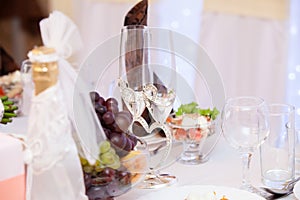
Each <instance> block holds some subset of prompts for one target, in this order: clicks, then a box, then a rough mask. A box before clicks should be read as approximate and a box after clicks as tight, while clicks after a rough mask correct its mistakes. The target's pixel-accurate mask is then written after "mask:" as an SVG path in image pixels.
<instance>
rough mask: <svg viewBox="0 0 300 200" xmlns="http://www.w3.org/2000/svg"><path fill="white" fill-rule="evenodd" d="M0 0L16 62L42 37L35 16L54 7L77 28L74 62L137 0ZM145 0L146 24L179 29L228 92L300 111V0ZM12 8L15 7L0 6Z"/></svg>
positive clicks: (115, 27)
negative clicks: (216, 72)
mask: <svg viewBox="0 0 300 200" xmlns="http://www.w3.org/2000/svg"><path fill="white" fill-rule="evenodd" d="M0 2H1V3H0V9H1V13H0V30H1V31H0V43H1V45H2V46H4V47H5V48H6V49H7V50H8V51H9V53H11V54H12V55H13V57H14V58H15V59H16V61H17V62H18V63H20V62H21V61H22V60H23V59H25V58H26V53H27V52H28V51H29V50H30V49H32V47H33V45H40V44H41V41H40V37H39V31H38V21H39V20H40V19H41V18H43V17H46V16H48V14H49V13H50V12H51V11H53V10H60V11H62V12H64V13H65V14H67V15H68V16H69V17H71V18H72V19H73V20H74V22H75V23H76V24H77V25H78V27H79V30H80V32H81V35H82V39H83V41H84V45H85V46H84V48H83V49H82V51H81V52H80V54H78V58H77V60H76V62H77V63H76V64H77V65H80V63H81V62H82V60H84V58H85V57H86V56H87V55H88V53H89V52H90V51H91V50H92V49H93V48H95V47H96V46H97V45H99V44H101V43H102V42H104V41H105V40H107V39H109V38H110V37H112V36H113V35H116V34H119V33H120V28H121V27H122V26H123V20H124V16H125V14H126V13H127V11H128V10H129V9H130V8H131V7H132V6H133V5H134V4H135V3H137V2H138V1H137V0H64V1H60V0H12V1H9V2H6V1H5V0H1V1H0ZM25 2H26V3H25ZM149 4H150V7H149V14H148V16H149V18H148V22H149V26H154V27H163V28H168V29H172V30H174V31H177V32H179V33H181V34H184V35H186V36H187V37H189V38H191V39H192V40H193V41H195V42H197V43H198V44H199V45H202V46H203V47H204V48H205V49H206V51H207V53H208V54H209V56H210V57H211V58H212V60H213V61H214V63H215V64H216V67H217V69H218V70H219V72H220V74H221V76H222V78H223V82H224V86H225V90H226V95H227V97H231V96H238V95H257V96H261V97H263V98H265V99H266V100H267V101H268V102H287V103H291V104H293V105H295V106H296V107H297V113H298V114H300V56H299V52H300V49H299V48H300V35H299V28H300V21H299V19H300V1H299V0H290V1H289V0H264V1H262V0H243V1H241V0H204V1H203V0H185V1H182V0H150V1H149ZM16 7H18V9H15V8H16ZM11 8H14V9H15V10H14V9H12V10H14V12H5V11H7V10H8V9H10V10H11ZM33 8H34V9H33ZM25 10H26V12H25ZM3 11H4V12H3ZM35 11H38V12H35ZM3 13H6V14H3ZM20 13H22V14H20ZM24 19H27V20H25V22H24ZM26 22H27V23H28V22H29V24H27V23H26ZM195 87H197V82H195Z"/></svg>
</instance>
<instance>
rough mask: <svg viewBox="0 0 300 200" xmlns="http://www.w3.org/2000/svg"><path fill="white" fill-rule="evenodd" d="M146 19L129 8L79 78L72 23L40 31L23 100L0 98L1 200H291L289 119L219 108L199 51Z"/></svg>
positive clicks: (62, 20) (140, 10) (293, 125)
mask: <svg viewBox="0 0 300 200" xmlns="http://www.w3.org/2000/svg"><path fill="white" fill-rule="evenodd" d="M147 14H148V1H147V0H142V1H140V2H139V3H137V4H136V5H134V7H133V8H132V9H131V10H129V12H128V13H127V14H126V16H125V19H124V27H121V28H120V34H119V35H117V36H115V37H112V38H110V39H109V40H107V41H105V42H104V43H102V44H99V45H98V46H96V48H95V49H94V50H93V51H92V52H90V54H89V55H88V56H87V58H86V59H85V60H84V62H83V63H82V64H81V67H80V68H79V69H75V68H74V67H73V66H72V64H71V63H69V62H68V58H69V57H70V56H72V55H73V53H75V52H76V51H77V50H78V49H80V47H81V46H82V41H81V38H80V35H79V32H78V30H77V27H76V25H75V24H74V23H73V22H72V20H71V19H69V18H68V17H67V16H65V15H64V14H63V13H61V12H59V11H54V12H53V13H51V14H50V16H49V17H48V18H46V19H43V20H42V21H41V22H40V29H41V36H42V39H43V45H42V46H37V47H34V48H33V49H32V50H30V51H29V52H28V59H27V60H24V62H23V63H22V66H21V70H20V73H21V75H20V76H21V83H22V86H23V94H21V97H18V98H20V99H19V101H14V100H15V99H14V98H13V97H8V96H6V94H3V95H2V96H1V101H0V121H1V124H0V143H1V145H0V159H1V160H4V161H5V163H4V164H3V167H1V168H0V169H1V172H0V199H8V200H21V199H26V200H41V199H43V200H47V199H49V200H53V199H56V200H66V199H67V200H75V199H78V200H113V199H115V200H129V199H138V200H146V199H147V200H150V199H174V200H177V199H178V200H240V199H244V200H252V199H253V200H254V199H255V200H273V199H285V200H294V199H300V182H298V181H299V179H300V178H299V177H298V175H299V174H298V171H297V170H300V168H298V165H299V163H297V162H299V161H298V160H297V159H296V157H297V152H298V150H299V149H298V148H297V145H299V144H300V142H299V141H298V140H299V138H300V137H299V130H300V128H299V127H298V123H297V121H296V120H295V108H294V107H293V106H292V105H288V104H284V103H280V102H279V103H276V104H275V103H269V102H266V101H265V100H264V99H263V98H261V97H256V96H239V97H232V98H227V97H226V95H225V91H224V86H223V83H222V78H221V76H220V74H219V73H218V71H217V70H216V67H215V65H214V63H213V61H212V60H211V58H210V57H209V55H208V54H207V52H206V51H205V49H204V48H203V47H201V46H199V44H197V43H195V42H194V41H192V40H191V39H189V38H187V37H186V36H184V35H182V34H180V33H177V32H174V31H171V30H168V29H164V28H158V27H149V26H148V25H147ZM58 30H59V31H58ZM191 47H193V48H191ZM191 49H197V50H198V52H197V53H198V56H197V57H193V56H191V51H190V50H191ZM187 75H192V77H193V79H191V78H187V77H188V76H187ZM194 80H198V81H199V82H200V84H199V85H195V82H194ZM199 82H198V83H199ZM298 137H299V138H298ZM298 143H299V144H298ZM10 156H11V157H10ZM8 157H10V158H8ZM297 164H298V165H297ZM10 166H16V168H10ZM7 174H8V175H7ZM12 188H14V190H16V191H18V192H16V193H14V192H12Z"/></svg>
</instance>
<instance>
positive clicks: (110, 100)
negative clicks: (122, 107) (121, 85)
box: [105, 97, 118, 106]
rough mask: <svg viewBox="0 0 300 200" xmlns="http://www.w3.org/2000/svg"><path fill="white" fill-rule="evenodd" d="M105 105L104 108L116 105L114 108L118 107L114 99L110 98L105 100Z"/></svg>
mask: <svg viewBox="0 0 300 200" xmlns="http://www.w3.org/2000/svg"><path fill="white" fill-rule="evenodd" d="M105 105H106V106H108V105H116V106H118V101H117V100H116V99H115V98H113V97H110V98H108V99H106V101H105Z"/></svg>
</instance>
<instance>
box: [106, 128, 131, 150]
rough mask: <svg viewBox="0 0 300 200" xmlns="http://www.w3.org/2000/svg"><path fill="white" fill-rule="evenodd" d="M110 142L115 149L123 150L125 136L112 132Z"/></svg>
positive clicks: (125, 140)
mask: <svg viewBox="0 0 300 200" xmlns="http://www.w3.org/2000/svg"><path fill="white" fill-rule="evenodd" d="M110 142H111V143H113V144H114V145H116V146H117V147H119V148H121V149H124V148H125V146H126V144H127V139H126V136H124V134H123V133H116V132H112V133H111V134H110Z"/></svg>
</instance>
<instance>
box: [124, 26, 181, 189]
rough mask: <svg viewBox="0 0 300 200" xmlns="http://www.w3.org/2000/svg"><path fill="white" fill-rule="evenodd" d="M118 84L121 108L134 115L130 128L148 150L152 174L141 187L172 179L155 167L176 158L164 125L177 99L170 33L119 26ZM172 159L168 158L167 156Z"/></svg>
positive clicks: (158, 167) (159, 183) (171, 181)
mask: <svg viewBox="0 0 300 200" xmlns="http://www.w3.org/2000/svg"><path fill="white" fill-rule="evenodd" d="M119 60H120V68H119V69H120V71H119V74H120V78H119V87H120V93H121V96H122V100H123V105H125V106H124V107H125V108H124V109H128V110H129V111H130V112H131V113H132V115H133V123H132V126H131V131H132V132H133V133H134V134H135V135H136V136H138V137H141V138H143V139H144V140H145V141H146V142H147V143H148V145H149V147H150V151H151V154H150V155H151V157H150V168H151V171H152V173H151V174H149V176H148V178H147V179H145V180H144V183H145V184H144V186H141V187H144V188H154V187H155V188H157V187H160V186H162V185H164V186H165V185H168V184H171V183H173V182H174V180H175V179H176V177H175V176H171V175H166V174H163V175H162V176H161V174H160V173H159V171H158V170H160V169H162V168H164V167H166V166H168V165H169V164H170V163H172V162H174V161H175V159H176V158H175V156H170V155H171V154H172V149H173V148H175V147H174V146H173V143H172V134H171V130H170V128H169V127H168V126H167V125H166V123H165V122H166V119H167V117H168V116H169V114H170V113H171V110H172V108H173V103H174V101H175V98H176V77H177V74H176V63H175V54H174V51H173V38H172V32H171V31H170V30H166V29H149V28H147V27H145V26H127V27H124V28H123V29H122V33H121V48H120V59H119ZM170 158H171V159H170Z"/></svg>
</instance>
